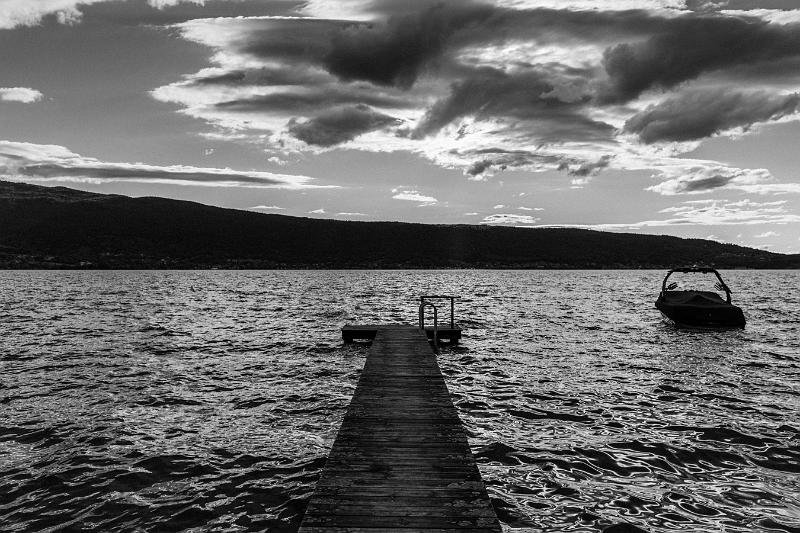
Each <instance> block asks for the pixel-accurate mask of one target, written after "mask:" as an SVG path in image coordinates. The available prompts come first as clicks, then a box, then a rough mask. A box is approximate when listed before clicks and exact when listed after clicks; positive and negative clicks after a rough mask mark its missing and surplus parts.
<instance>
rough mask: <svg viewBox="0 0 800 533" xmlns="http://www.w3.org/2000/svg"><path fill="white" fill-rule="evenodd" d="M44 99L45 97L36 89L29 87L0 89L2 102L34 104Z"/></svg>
mask: <svg viewBox="0 0 800 533" xmlns="http://www.w3.org/2000/svg"><path fill="white" fill-rule="evenodd" d="M42 98H44V95H43V94H42V93H41V92H39V91H37V90H36V89H29V88H28V87H0V101H3V102H21V103H23V104H32V103H33V102H38V101H39V100H41V99H42Z"/></svg>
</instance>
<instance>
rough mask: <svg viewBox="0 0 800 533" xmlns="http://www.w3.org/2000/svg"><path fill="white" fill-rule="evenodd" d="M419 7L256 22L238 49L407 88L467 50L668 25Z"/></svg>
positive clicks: (645, 18)
mask: <svg viewBox="0 0 800 533" xmlns="http://www.w3.org/2000/svg"><path fill="white" fill-rule="evenodd" d="M416 5H419V6H420V9H418V10H416V11H413V12H409V10H408V9H406V8H404V9H396V8H395V7H393V4H389V3H385V2H381V3H375V4H374V5H373V8H372V9H373V11H374V13H375V14H376V15H377V19H376V20H375V21H371V22H350V21H341V20H339V21H337V20H327V19H297V18H289V19H274V18H269V19H254V20H249V21H246V22H247V23H246V24H244V25H243V26H242V28H241V32H240V35H239V36H238V37H237V39H236V40H235V41H234V42H233V43H232V46H233V47H234V49H235V50H236V51H238V52H239V53H244V54H248V55H251V56H254V57H258V58H260V59H266V60H281V61H302V62H305V63H307V64H310V65H316V66H320V67H322V68H324V69H325V70H326V71H328V72H329V73H331V74H333V75H335V76H337V77H338V78H339V79H342V80H345V81H352V80H358V81H368V82H371V83H374V84H376V85H384V86H390V85H391V86H396V87H402V88H406V89H407V88H409V87H411V86H412V85H413V84H414V82H415V81H416V80H417V78H418V77H419V76H420V74H421V73H422V72H423V71H425V69H427V68H429V67H432V66H433V65H436V64H437V63H438V64H439V66H441V65H447V64H449V63H450V62H451V61H452V55H453V54H454V53H456V52H458V51H460V50H462V49H463V48H465V47H469V46H473V45H477V46H480V45H488V44H492V43H498V42H506V41H514V40H523V41H529V40H531V39H538V38H543V39H549V40H556V41H558V40H559V39H571V40H582V41H592V40H596V39H600V40H601V41H603V42H605V41H606V40H608V39H609V36H610V35H616V36H620V35H621V36H628V37H630V36H639V35H644V34H646V32H647V31H654V30H657V29H659V28H662V27H664V26H665V25H666V24H667V21H666V20H665V19H663V18H660V17H656V16H652V15H650V14H648V13H647V12H645V11H640V10H630V11H618V12H613V13H606V12H598V11H568V10H554V9H510V8H505V7H499V6H496V5H491V4H483V3H478V2H472V1H468V0H463V1H459V2H437V3H433V2H417V3H416ZM421 6H425V7H424V8H423V7H421Z"/></svg>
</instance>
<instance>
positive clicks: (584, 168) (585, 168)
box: [558, 155, 611, 178]
mask: <svg viewBox="0 0 800 533" xmlns="http://www.w3.org/2000/svg"><path fill="white" fill-rule="evenodd" d="M610 163H611V157H610V156H608V155H604V156H602V157H601V158H600V159H598V160H597V161H583V162H580V163H579V164H577V165H574V166H570V165H569V163H567V162H563V163H562V164H561V165H559V168H558V170H566V171H567V173H568V174H569V175H570V176H575V177H578V178H586V177H589V176H596V175H597V174H598V173H599V172H600V171H601V170H603V169H604V168H606V167H608V165H609V164H610Z"/></svg>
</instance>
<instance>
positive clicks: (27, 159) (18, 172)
mask: <svg viewBox="0 0 800 533" xmlns="http://www.w3.org/2000/svg"><path fill="white" fill-rule="evenodd" d="M0 175H2V176H3V177H4V178H5V179H11V180H17V181H27V182H64V183H111V182H121V181H128V182H139V183H158V184H171V185H194V186H204V187H247V188H276V189H309V188H320V187H329V186H320V185H315V184H313V183H312V182H313V181H314V180H313V179H312V178H310V177H307V176H292V175H286V174H273V173H271V172H257V171H236V170H231V169H227V168H226V169H219V168H198V167H192V166H186V165H170V166H157V165H147V164H143V163H108V162H103V161H99V160H97V159H95V158H91V157H84V156H81V155H79V154H76V153H74V152H72V151H70V150H69V149H67V148H65V147H63V146H57V145H43V144H32V143H20V142H11V141H0Z"/></svg>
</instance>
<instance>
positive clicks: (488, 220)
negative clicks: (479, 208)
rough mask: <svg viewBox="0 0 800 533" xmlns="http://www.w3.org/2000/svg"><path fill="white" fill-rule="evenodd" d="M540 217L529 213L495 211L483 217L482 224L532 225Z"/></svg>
mask: <svg viewBox="0 0 800 533" xmlns="http://www.w3.org/2000/svg"><path fill="white" fill-rule="evenodd" d="M540 220H541V219H540V218H537V217H532V216H530V215H516V214H508V213H497V214H494V215H489V216H486V217H483V221H482V222H481V223H482V224H510V225H532V224H536V223H537V222H539V221H540Z"/></svg>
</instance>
